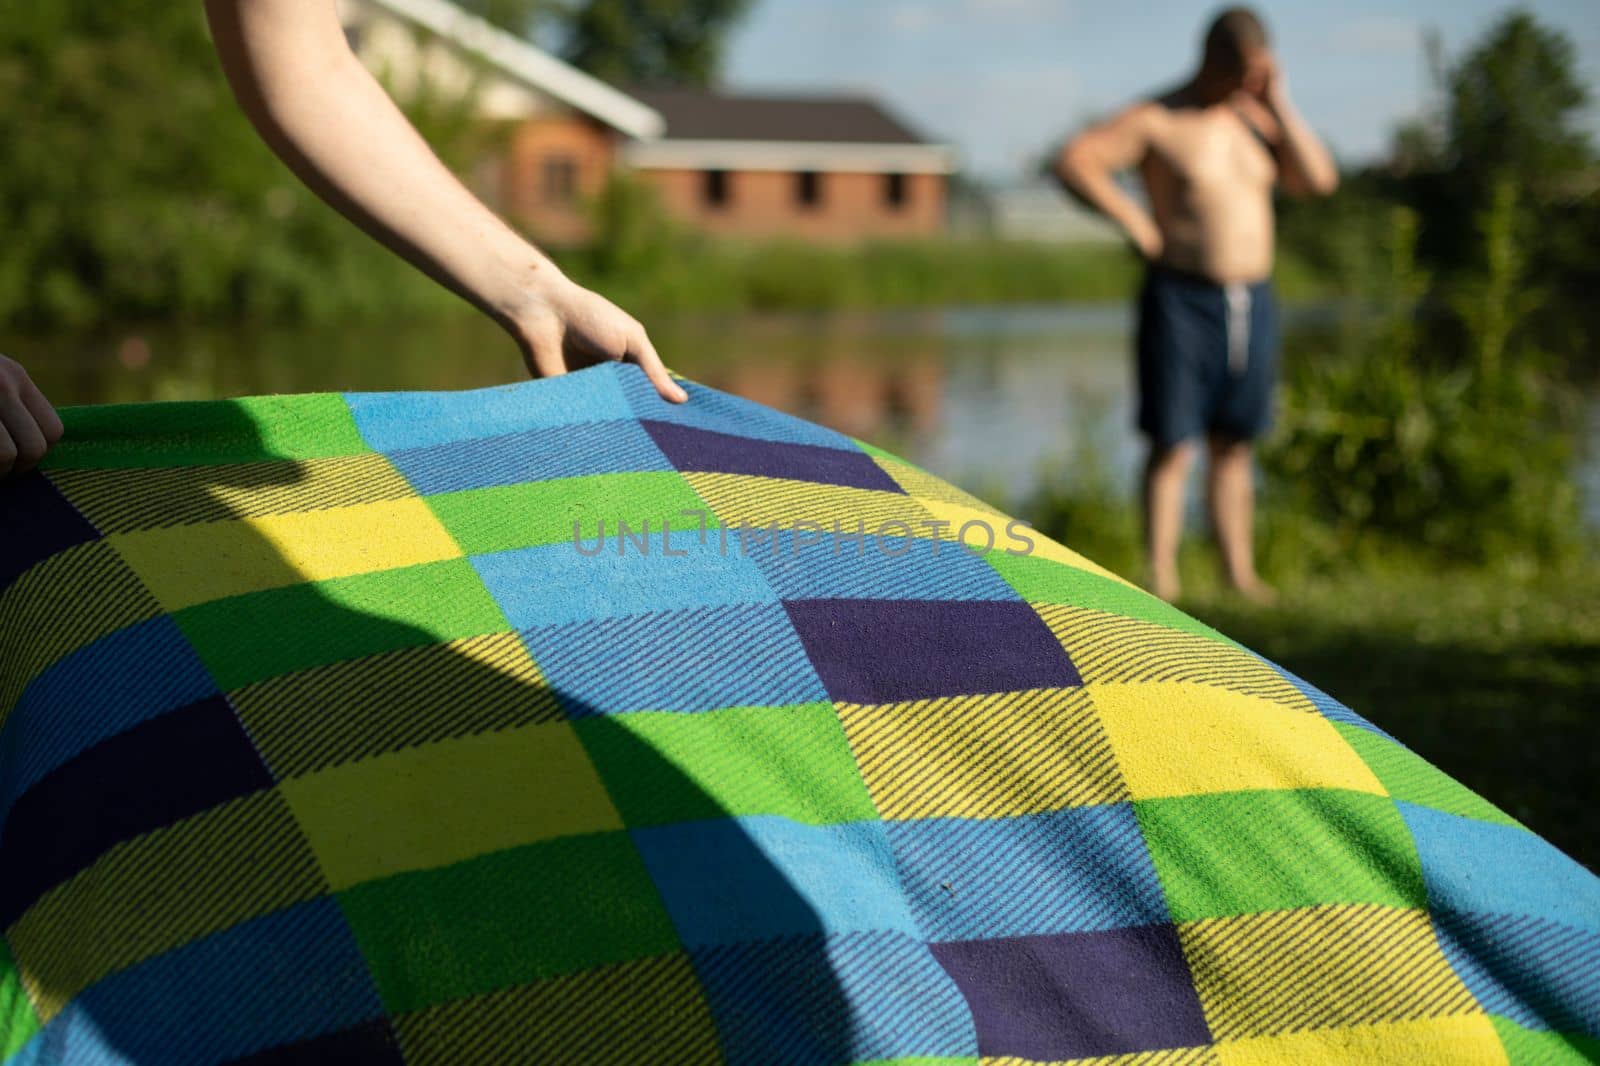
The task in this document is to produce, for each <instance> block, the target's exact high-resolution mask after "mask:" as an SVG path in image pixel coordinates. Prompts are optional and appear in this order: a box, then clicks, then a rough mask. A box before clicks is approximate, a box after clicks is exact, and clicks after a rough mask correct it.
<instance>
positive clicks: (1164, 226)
mask: <svg viewBox="0 0 1600 1066" xmlns="http://www.w3.org/2000/svg"><path fill="white" fill-rule="evenodd" d="M1131 167H1138V169H1139V174H1140V177H1141V178H1142V179H1143V181H1144V187H1145V192H1146V195H1147V197H1148V199H1149V202H1150V209H1149V210H1146V209H1145V208H1144V207H1143V206H1141V205H1140V204H1139V202H1138V201H1137V200H1135V199H1133V198H1132V197H1130V196H1129V195H1128V194H1127V193H1126V192H1124V191H1123V190H1122V189H1121V188H1120V187H1119V186H1118V185H1117V183H1116V181H1115V179H1114V175H1115V174H1116V173H1117V172H1118V171H1121V170H1125V169H1128V168H1131ZM1057 174H1058V176H1059V177H1060V179H1061V180H1062V182H1063V183H1065V184H1066V186H1067V187H1068V188H1069V189H1071V190H1072V191H1073V192H1075V193H1077V194H1078V195H1079V196H1081V197H1083V198H1084V199H1085V200H1087V201H1088V202H1089V203H1090V204H1091V205H1093V206H1094V207H1096V208H1098V209H1099V210H1100V211H1101V212H1103V213H1104V214H1105V215H1107V216H1108V217H1109V218H1110V219H1112V221H1114V222H1116V223H1117V224H1118V225H1120V226H1121V227H1122V228H1123V230H1124V231H1126V233H1127V235H1128V237H1129V238H1130V239H1131V240H1132V241H1133V243H1134V245H1135V246H1136V247H1137V248H1138V249H1139V251H1140V252H1141V253H1142V254H1143V256H1144V258H1145V260H1146V261H1147V263H1148V269H1147V271H1146V275H1145V280H1144V286H1143V288H1142V290H1141V292H1140V295H1139V304H1138V309H1139V325H1138V342H1137V348H1138V365H1139V428H1140V429H1141V430H1143V431H1144V433H1145V434H1146V435H1147V436H1148V437H1149V439H1150V456H1149V461H1148V462H1147V464H1146V467H1145V475H1144V492H1143V505H1144V514H1145V550H1146V554H1147V562H1148V565H1149V570H1150V584H1151V588H1152V590H1153V591H1154V592H1155V593H1156V594H1157V595H1159V596H1161V597H1163V598H1165V599H1169V600H1170V599H1174V598H1176V597H1177V595H1178V540H1179V537H1180V535H1181V533H1182V530H1183V510H1184V507H1183V503H1184V500H1183V497H1184V487H1185V483H1186V482H1187V480H1188V475H1189V469H1190V467H1191V466H1192V465H1193V463H1194V456H1195V450H1196V443H1195V442H1196V439H1197V438H1199V437H1201V436H1202V435H1203V436H1205V437H1206V438H1207V441H1208V443H1209V450H1210V469H1209V478H1208V483H1207V489H1208V492H1207V497H1208V503H1209V509H1210V512H1211V521H1212V524H1213V526H1214V528H1215V530H1216V534H1217V540H1218V543H1219V545H1220V547H1221V551H1222V559H1223V564H1224V566H1225V568H1226V572H1227V576H1228V580H1229V581H1230V582H1231V583H1232V584H1233V586H1234V587H1235V588H1236V589H1238V590H1239V591H1240V592H1242V593H1244V594H1245V595H1247V596H1250V597H1252V598H1254V599H1258V600H1267V599H1270V598H1271V595H1272V592H1271V589H1269V588H1268V587H1267V586H1266V585H1264V584H1263V583H1262V581H1261V579H1260V578H1259V577H1258V576H1257V575H1256V569H1255V554H1254V549H1253V545H1252V541H1253V534H1252V526H1253V522H1254V518H1253V511H1254V497H1255V487H1254V483H1253V467H1252V455H1251V442H1252V441H1253V440H1254V439H1255V438H1256V437H1258V436H1259V435H1260V434H1261V433H1262V432H1263V431H1264V430H1265V429H1266V428H1267V424H1268V420H1269V416H1270V405H1271V393H1272V383H1273V377H1274V363H1275V362H1276V358H1277V353H1276V347H1277V314H1276V309H1275V306H1274V302H1273V294H1272V287H1271V283H1270V277H1271V274H1272V252H1273V209H1272V194H1273V189H1274V186H1278V187H1281V188H1282V189H1283V191H1284V192H1286V193H1288V194H1290V195H1298V196H1310V195H1327V194H1328V193H1331V192H1332V191H1333V190H1334V189H1335V188H1336V187H1337V185H1338V182H1339V175H1338V171H1337V170H1336V169H1335V167H1334V164H1333V159H1332V157H1331V156H1330V155H1329V154H1328V151H1327V149H1326V148H1324V147H1323V145H1322V143H1321V142H1320V141H1318V140H1317V137H1316V135H1315V134H1314V133H1312V132H1311V130H1310V129H1309V128H1308V127H1307V126H1306V124H1305V122H1304V121H1303V120H1302V119H1301V117H1300V115H1299V113H1298V112H1296V110H1295V108H1294V105H1293V104H1291V103H1290V102H1289V94H1288V91H1287V90H1286V89H1285V87H1284V82H1283V76H1282V74H1281V73H1280V72H1279V70H1278V67H1277V63H1276V60H1275V59H1274V57H1273V55H1272V53H1271V51H1270V50H1269V49H1268V43H1267V33H1266V29H1265V28H1264V27H1263V25H1262V23H1261V20H1260V18H1259V17H1258V16H1257V15H1256V14H1255V13H1254V12H1252V11H1250V10H1248V9H1246V8H1230V9H1229V10H1227V11H1224V12H1222V14H1220V15H1218V16H1217V18H1216V19H1215V21H1213V22H1212V24H1211V28H1210V29H1209V30H1208V31H1207V32H1206V37H1205V49H1204V52H1203V54H1202V57H1201V63H1200V69H1199V71H1198V72H1197V73H1195V74H1194V76H1193V77H1192V78H1190V79H1189V81H1188V82H1187V83H1185V84H1184V85H1182V86H1181V87H1179V88H1177V89H1175V90H1173V91H1172V92H1169V93H1167V94H1166V95H1164V96H1161V97H1160V98H1158V99H1155V100H1150V101H1145V102H1141V103H1137V104H1134V105H1133V106H1132V107H1129V108H1128V109H1127V110H1125V111H1123V112H1122V113H1121V114H1118V115H1116V116H1115V117H1114V118H1112V119H1110V120H1109V121H1107V122H1103V123H1101V124H1099V125H1097V126H1094V127H1091V128H1090V129H1088V130H1085V131H1084V132H1083V133H1082V134H1080V135H1079V136H1078V137H1076V138H1075V139H1073V140H1072V141H1071V142H1069V143H1068V144H1067V145H1066V147H1065V148H1063V149H1062V152H1061V156H1060V159H1059V160H1058V162H1057Z"/></svg>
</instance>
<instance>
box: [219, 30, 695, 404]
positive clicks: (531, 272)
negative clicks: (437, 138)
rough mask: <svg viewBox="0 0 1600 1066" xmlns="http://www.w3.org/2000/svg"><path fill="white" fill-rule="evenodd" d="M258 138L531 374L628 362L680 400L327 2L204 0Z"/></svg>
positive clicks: (638, 333)
mask: <svg viewBox="0 0 1600 1066" xmlns="http://www.w3.org/2000/svg"><path fill="white" fill-rule="evenodd" d="M205 8H206V16H207V18H208V19H209V20H210V23H211V33H212V37H213V39H214V40H215V42H216V48H217V54H218V56H219V57H220V58H221V60H222V69H223V71H224V72H225V73H226V75H227V77H228V82H229V84H230V85H232V87H233V91H234V95H235V96H236V97H237V98H238V100H239V104H240V106H241V107H242V108H243V110H244V112H245V114H246V115H247V116H248V117H249V119H250V121H251V123H253V124H254V125H255V127H256V129H257V131H258V132H260V134H261V136H262V138H263V139H264V140H265V141H266V142H267V144H268V145H270V146H271V148H272V150H273V151H274V152H276V153H277V154H278V156H279V158H281V159H282V160H283V161H284V163H286V164H287V165H288V166H289V168H290V169H291V170H293V171H294V173H295V174H296V175H298V176H299V177H300V179H301V180H302V181H304V182H305V183H306V184H307V185H308V186H310V187H311V188H312V189H313V190H314V191H315V192H316V193H317V194H318V195H319V196H321V197H322V198H323V199H325V200H327V201H328V203H330V204H332V205H333V206H334V207H335V208H337V209H338V210H339V211H340V212H341V213H342V214H344V215H345V216H346V217H347V218H349V219H350V220H351V221H353V222H354V223H356V225H358V226H360V227H361V228H362V229H364V230H366V231H367V233H369V234H371V235H372V236H373V237H375V238H377V239H378V240H379V241H381V242H383V243H384V244H385V245H387V246H388V247H389V248H391V249H392V250H394V251H395V252H397V253H399V254H400V255H402V256H404V257H405V258H406V259H407V260H409V261H410V262H411V263H413V264H414V265H416V266H417V267H418V268H419V269H421V270H422V271H423V272H424V273H426V274H427V275H428V276H429V277H431V278H433V279H434V280H435V281H438V282H439V283H440V284H442V285H444V286H446V287H447V288H449V289H451V290H453V291H454V292H456V293H457V294H459V295H460V296H462V297H464V298H465V299H467V300H468V301H470V302H471V303H472V304H474V305H475V306H477V307H478V308H479V309H480V310H482V311H483V312H485V313H486V314H488V315H490V316H491V317H492V318H494V320H495V321H497V322H499V323H500V324H501V325H502V326H503V327H504V328H505V329H506V331H507V332H509V333H510V334H511V336H512V337H513V338H514V339H515V340H516V341H517V343H518V344H519V345H520V346H521V348H522V350H523V355H524V357H525V360H526V362H527V364H528V368H529V370H530V371H531V372H532V373H533V374H535V375H536V376H548V375H552V374H560V373H564V372H565V371H567V370H569V369H574V368H576V367H578V366H583V365H587V364H590V363H595V362H603V361H605V360H619V359H625V360H628V361H630V362H635V363H638V364H639V365H640V366H641V367H642V368H643V369H644V371H645V373H646V374H648V375H649V376H650V379H651V380H652V381H653V382H654V383H655V385H656V388H657V390H658V391H659V392H660V393H661V394H662V395H663V396H665V397H667V398H668V399H671V400H676V401H681V400H683V399H686V398H687V397H686V394H685V393H684V392H683V389H682V388H681V387H680V386H679V385H678V384H677V383H676V382H674V381H673V380H672V378H671V377H670V376H669V375H668V374H667V371H666V369H665V368H664V367H663V366H662V364H661V358H660V356H658V355H657V354H656V351H655V348H654V347H653V346H652V345H651V343H650V339H649V337H648V336H647V335H646V333H645V331H644V327H643V326H641V325H640V324H639V323H638V322H637V321H635V320H634V319H633V318H632V317H630V316H629V315H627V314H625V313H624V312H623V311H621V310H620V309H618V308H617V307H616V306H614V305H613V304H611V303H610V302H609V301H608V300H606V299H605V298H604V297H602V296H599V295H597V294H596V293H592V292H589V291H588V290H586V289H584V288H582V287H581V286H579V285H577V284H575V283H573V282H572V281H570V280H569V279H568V278H567V277H566V276H565V275H564V274H562V272H561V271H560V270H559V269H558V268H557V267H556V265H555V264H554V263H553V262H552V261H551V260H550V259H549V258H548V257H547V256H545V255H544V254H543V253H542V252H540V251H539V250H538V249H537V248H535V247H534V246H533V245H531V244H530V243H528V242H527V241H526V240H524V239H523V238H522V237H521V236H520V235H518V234H517V233H516V231H514V230H513V229H512V228H511V227H510V226H508V225H506V223H505V222H503V221H502V220H501V219H500V218H499V217H498V216H497V215H495V213H494V212H493V211H491V210H489V208H488V207H486V206H485V205H484V204H483V203H481V202H480V201H479V200H478V199H477V197H475V196H473V195H472V193H471V192H470V191H468V190H467V188H466V186H464V185H462V184H461V182H460V181H458V180H457V179H456V177H455V176H454V175H453V174H451V173H450V171H449V170H448V169H447V168H446V167H445V165H444V164H443V163H442V162H440V161H439V158H438V157H437V156H436V155H434V153H433V151H432V150H431V149H430V148H429V147H428V145H427V144H426V142H424V141H423V139H422V137H421V135H419V134H418V133H417V131H416V130H415V129H414V128H413V127H412V125H411V123H410V122H409V121H407V120H406V118H405V116H404V115H403V114H401V112H400V109H399V108H398V107H396V106H395V104H394V102H393V101H392V100H390V99H389V96H388V94H387V93H385V92H384V91H383V88H382V87H381V86H380V85H379V84H378V82H377V81H376V79H374V78H373V77H372V76H371V75H370V74H369V73H367V71H366V69H365V68H364V67H363V66H362V65H361V63H360V61H359V60H357V59H356V57H355V55H354V54H353V53H352V52H351V51H350V47H349V44H348V43H347V42H346V40H345V36H344V30H343V27H342V26H341V25H340V23H339V16H338V12H337V10H336V8H335V4H334V0H205Z"/></svg>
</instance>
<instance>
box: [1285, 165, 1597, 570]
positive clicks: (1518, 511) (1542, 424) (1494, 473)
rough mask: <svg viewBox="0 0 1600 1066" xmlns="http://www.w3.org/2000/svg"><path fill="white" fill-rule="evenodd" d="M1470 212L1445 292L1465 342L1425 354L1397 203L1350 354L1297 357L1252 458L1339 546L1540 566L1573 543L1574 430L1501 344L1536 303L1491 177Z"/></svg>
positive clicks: (1408, 245)
mask: <svg viewBox="0 0 1600 1066" xmlns="http://www.w3.org/2000/svg"><path fill="white" fill-rule="evenodd" d="M1500 189H1501V191H1500V192H1498V193H1497V194H1496V196H1495V198H1494V200H1493V205H1492V206H1491V207H1490V208H1489V209H1488V210H1486V211H1485V212H1484V213H1483V215H1482V216H1481V217H1480V219H1479V223H1478V226H1477V227H1476V231H1477V237H1478V240H1479V249H1480V252H1479V256H1478V259H1479V265H1478V267H1477V269H1476V270H1475V272H1474V273H1472V274H1471V275H1467V276H1465V277H1464V278H1462V279H1460V280H1458V281H1457V283H1456V285H1455V287H1454V288H1453V289H1452V290H1451V299H1450V301H1449V303H1450V305H1451V309H1452V313H1453V314H1454V316H1455V317H1456V319H1457V320H1458V321H1459V322H1460V324H1461V325H1462V326H1464V327H1465V328H1464V329H1463V330H1462V333H1463V335H1464V336H1466V337H1469V338H1471V344H1470V347H1469V348H1468V349H1467V350H1466V351H1465V352H1463V353H1462V354H1461V357H1460V358H1458V359H1455V360H1451V361H1449V362H1448V363H1447V364H1444V365H1441V364H1443V361H1441V360H1439V359H1437V358H1429V354H1430V353H1429V351H1428V350H1427V349H1426V348H1425V347H1424V346H1423V337H1424V336H1425V333H1424V331H1423V330H1422V329H1421V328H1420V324H1419V320H1418V314H1417V312H1418V307H1419V304H1420V302H1421V299H1422V297H1423V294H1424V293H1426V292H1427V291H1428V289H1429V284H1430V283H1429V278H1428V276H1427V274H1426V273H1425V272H1424V271H1422V270H1421V269H1419V268H1418V267H1417V265H1416V262H1415V259H1414V250H1415V245H1416V220H1415V218H1414V216H1412V215H1411V214H1410V213H1409V212H1407V211H1405V210H1403V209H1397V210H1396V211H1395V213H1394V215H1393V218H1392V231H1391V238H1390V242H1389V247H1390V254H1391V261H1390V269H1389V272H1388V275H1387V280H1388V288H1389V290H1390V292H1391V293H1392V297H1391V300H1390V302H1389V304H1388V306H1387V307H1386V308H1385V309H1384V310H1383V312H1382V314H1381V315H1379V316H1378V319H1377V322H1376V323H1375V324H1373V325H1371V326H1369V327H1367V328H1366V329H1364V330H1363V331H1361V332H1360V333H1358V334H1357V335H1356V336H1355V337H1354V338H1353V342H1354V343H1352V344H1350V345H1347V346H1346V350H1344V351H1342V352H1339V353H1338V354H1337V356H1335V357H1328V356H1326V355H1325V356H1324V357H1322V358H1317V359H1308V360H1302V361H1300V362H1298V363H1295V364H1293V369H1292V372H1291V373H1290V375H1289V377H1288V381H1287V385H1288V397H1287V404H1286V408H1287V409H1286V413H1285V417H1284V420H1283V421H1284V426H1283V428H1282V431H1281V432H1280V433H1279V435H1278V436H1277V437H1276V438H1275V440H1274V442H1273V446H1272V447H1271V448H1269V449H1268V450H1267V451H1266V453H1265V454H1264V456H1263V463H1264V466H1265V468H1266V471H1267V473H1268V476H1269V477H1270V478H1271V479H1272V480H1273V482H1274V484H1275V489H1276V491H1277V492H1279V493H1280V494H1281V496H1282V497H1283V499H1284V500H1285V501H1288V502H1290V503H1291V509H1293V510H1296V511H1298V512H1300V513H1302V514H1307V515H1311V516H1315V517H1316V518H1318V519H1320V520H1321V521H1323V522H1325V523H1327V524H1328V525H1329V526H1330V527H1331V528H1332V530H1333V531H1334V532H1335V533H1336V534H1337V535H1338V538H1339V542H1340V543H1341V544H1342V545H1343V546H1344V547H1345V548H1346V549H1347V550H1348V548H1350V547H1351V546H1352V545H1353V543H1354V542H1356V541H1358V540H1360V539H1363V538H1372V537H1374V536H1376V537H1380V538H1389V539H1392V540H1393V541H1394V542H1396V543H1400V544H1404V545H1406V546H1407V547H1408V548H1411V549H1413V550H1422V551H1426V552H1429V553H1432V554H1435V555H1437V556H1441V557H1445V558H1450V559H1455V560H1462V561H1469V562H1484V561H1488V560H1500V561H1506V560H1516V559H1521V560H1524V561H1527V562H1534V561H1541V560H1548V559H1551V558H1556V557H1560V556H1563V555H1567V554H1570V553H1571V552H1572V551H1573V550H1574V549H1576V548H1577V547H1578V546H1579V545H1578V542H1577V540H1576V538H1578V537H1579V536H1581V529H1582V524H1581V521H1580V518H1579V514H1578V500H1577V494H1576V491H1575V488H1574V486H1573V484H1572V478H1571V471H1572V464H1573V458H1574V457H1573V454H1572V443H1571V442H1572V434H1571V433H1570V432H1568V431H1567V427H1566V426H1565V424H1564V422H1565V419H1564V417H1563V416H1564V412H1563V411H1561V410H1560V408H1559V407H1558V406H1557V404H1556V398H1555V394H1554V393H1552V392H1551V391H1550V390H1549V388H1548V387H1547V386H1546V385H1545V384H1544V383H1543V379H1541V378H1540V377H1539V376H1538V375H1537V373H1536V371H1535V369H1534V368H1535V367H1536V366H1537V365H1538V363H1539V362H1540V360H1539V359H1538V357H1537V356H1536V354H1535V353H1533V352H1531V351H1529V350H1527V349H1526V348H1516V349H1513V348H1512V347H1511V346H1510V338H1511V337H1512V336H1513V335H1514V333H1515V332H1516V330H1517V328H1518V326H1519V324H1520V321H1521V319H1522V318H1524V317H1525V316H1526V315H1527V314H1528V313H1529V311H1530V310H1531V309H1532V308H1533V307H1534V306H1535V304H1534V302H1533V301H1532V300H1530V299H1528V298H1527V295H1526V290H1525V289H1524V286H1523V272H1522V265H1523V261H1524V257H1523V255H1522V253H1521V250H1520V249H1519V247H1518V246H1517V244H1516V241H1515V239H1514V237H1513V236H1512V232H1513V227H1512V222H1513V218H1514V215H1515V211H1516V197H1515V194H1514V193H1513V192H1511V191H1510V190H1511V186H1509V185H1502V186H1501V187H1500Z"/></svg>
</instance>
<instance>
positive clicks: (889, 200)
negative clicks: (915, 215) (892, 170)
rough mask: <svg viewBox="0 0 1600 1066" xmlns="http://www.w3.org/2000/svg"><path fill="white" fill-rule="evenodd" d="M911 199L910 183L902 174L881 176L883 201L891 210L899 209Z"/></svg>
mask: <svg viewBox="0 0 1600 1066" xmlns="http://www.w3.org/2000/svg"><path fill="white" fill-rule="evenodd" d="M910 200H911V189H910V183H909V182H907V181H906V176H905V175H904V174H885V175H884V176H883V202H884V203H885V204H887V205H888V206H889V207H890V208H891V209H893V210H896V211H898V210H900V209H901V208H903V207H905V206H906V204H907V203H909V202H910Z"/></svg>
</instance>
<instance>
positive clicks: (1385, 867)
mask: <svg viewBox="0 0 1600 1066" xmlns="http://www.w3.org/2000/svg"><path fill="white" fill-rule="evenodd" d="M1134 810H1135V812H1136V813H1137V815H1138V818H1139V826H1140V828H1141V829H1143V831H1144V837H1145V842H1146V843H1147V844H1148V846H1149V848H1150V857H1151V859H1152V860H1153V861H1154V862H1155V867H1156V872H1157V874H1159V875H1160V878H1161V886H1162V888H1164V889H1165V890H1166V894H1167V905H1168V907H1169V908H1170V910H1171V912H1172V920H1173V921H1175V922H1190V921H1197V920H1199V919H1202V918H1222V917H1230V916H1234V915H1240V914H1254V913H1257V912H1260V911H1275V910H1288V909H1291V908H1295V907H1314V906H1317V905H1319V904H1325V903H1380V904H1385V905H1387V906H1391V907H1422V906H1425V905H1426V904H1427V891H1426V889H1425V888H1424V887H1423V882H1422V866H1421V863H1420V861H1419V860H1418V858H1417V851H1416V847H1415V845H1414V844H1413V843H1412V841H1411V834H1410V833H1409V832H1408V831H1407V830H1406V826H1405V822H1404V821H1403V820H1402V819H1401V817H1400V812H1399V811H1398V810H1397V809H1396V808H1395V805H1394V801H1393V800H1391V799H1389V798H1387V797H1385V796H1375V795H1371V794H1369V793H1364V792H1351V791H1347V790H1345V789H1284V790H1282V791H1270V790H1259V791H1246V792H1222V793H1211V794H1208V795H1203V796H1179V797H1172V798H1166V799H1151V800H1139V801H1137V802H1135V803H1134Z"/></svg>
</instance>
